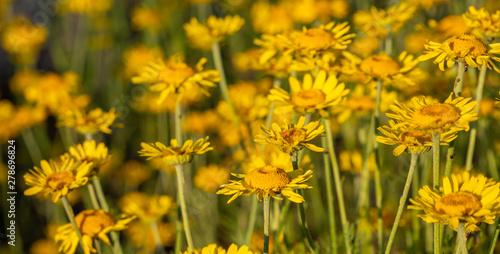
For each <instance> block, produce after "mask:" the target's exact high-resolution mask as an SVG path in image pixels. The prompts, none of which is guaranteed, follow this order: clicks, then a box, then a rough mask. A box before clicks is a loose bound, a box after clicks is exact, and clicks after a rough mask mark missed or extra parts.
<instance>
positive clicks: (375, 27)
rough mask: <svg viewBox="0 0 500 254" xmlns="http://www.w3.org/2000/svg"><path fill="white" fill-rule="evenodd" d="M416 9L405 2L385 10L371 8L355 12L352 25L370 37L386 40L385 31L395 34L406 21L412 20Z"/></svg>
mask: <svg viewBox="0 0 500 254" xmlns="http://www.w3.org/2000/svg"><path fill="white" fill-rule="evenodd" d="M416 10H417V8H416V7H415V6H414V5H411V4H409V3H407V2H401V3H400V4H398V5H393V6H391V7H389V8H388V9H387V10H385V9H377V8H376V7H375V6H372V7H371V8H370V10H369V11H356V13H354V16H353V20H354V24H355V25H356V26H357V27H358V28H359V29H361V31H363V32H364V33H365V34H366V35H368V36H370V37H377V38H386V37H387V30H388V29H389V28H390V29H391V32H393V33H395V32H397V31H398V30H399V29H400V28H401V27H402V26H403V25H404V24H405V23H406V21H408V20H410V19H412V18H413V15H414V14H415V12H416Z"/></svg>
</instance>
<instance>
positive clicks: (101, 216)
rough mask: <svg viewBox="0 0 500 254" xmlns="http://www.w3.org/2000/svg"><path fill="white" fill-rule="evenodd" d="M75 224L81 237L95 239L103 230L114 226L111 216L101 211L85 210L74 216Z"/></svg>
mask: <svg viewBox="0 0 500 254" xmlns="http://www.w3.org/2000/svg"><path fill="white" fill-rule="evenodd" d="M75 222H76V225H77V226H78V229H80V232H82V234H83V235H88V236H90V237H96V236H97V235H98V234H99V233H101V232H102V230H103V229H105V228H107V227H111V226H114V225H115V220H114V219H113V217H111V215H109V214H108V213H106V212H105V211H103V210H85V211H83V212H81V213H79V214H78V215H76V216H75Z"/></svg>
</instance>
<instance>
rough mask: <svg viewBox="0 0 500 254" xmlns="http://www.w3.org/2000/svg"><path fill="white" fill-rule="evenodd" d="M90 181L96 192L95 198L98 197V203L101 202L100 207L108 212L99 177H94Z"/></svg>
mask: <svg viewBox="0 0 500 254" xmlns="http://www.w3.org/2000/svg"><path fill="white" fill-rule="evenodd" d="M92 183H93V184H94V187H95V190H96V193H97V198H98V199H99V204H101V207H102V209H103V210H104V211H105V212H109V205H108V202H107V201H106V197H105V196H104V192H103V190H102V185H101V181H99V179H98V178H97V177H95V178H94V179H92Z"/></svg>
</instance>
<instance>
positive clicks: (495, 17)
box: [462, 5, 500, 39]
mask: <svg viewBox="0 0 500 254" xmlns="http://www.w3.org/2000/svg"><path fill="white" fill-rule="evenodd" d="M462 17H463V18H464V20H465V23H466V25H467V27H468V28H471V29H472V33H473V34H474V35H475V36H477V37H479V38H483V39H484V38H485V37H489V38H490V39H491V38H498V37H500V11H498V10H497V11H496V12H495V13H493V14H490V13H489V12H488V11H487V9H485V8H484V7H483V8H481V9H479V10H477V9H476V8H475V7H474V6H472V5H471V6H469V12H466V13H464V14H462Z"/></svg>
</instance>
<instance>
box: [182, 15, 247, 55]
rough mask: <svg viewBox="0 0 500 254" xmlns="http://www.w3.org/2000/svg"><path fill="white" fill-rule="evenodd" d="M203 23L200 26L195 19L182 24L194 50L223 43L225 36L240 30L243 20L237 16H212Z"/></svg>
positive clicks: (206, 48) (205, 48) (208, 48)
mask: <svg viewBox="0 0 500 254" xmlns="http://www.w3.org/2000/svg"><path fill="white" fill-rule="evenodd" d="M205 23H206V24H200V23H199V22H198V20H197V19H196V18H191V21H190V22H189V23H186V24H184V30H185V31H186V36H187V38H188V40H189V42H190V44H191V45H192V46H193V47H194V48H199V49H203V50H210V49H212V44H213V43H214V42H220V41H223V40H224V39H225V38H226V37H227V36H229V35H232V34H234V33H236V32H237V31H238V30H240V29H241V27H242V26H243V24H244V23H245V20H244V19H242V18H241V17H240V16H238V15H235V16H226V17H224V18H217V17H216V16H214V15H212V16H210V17H208V19H207V20H206V22H205Z"/></svg>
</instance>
